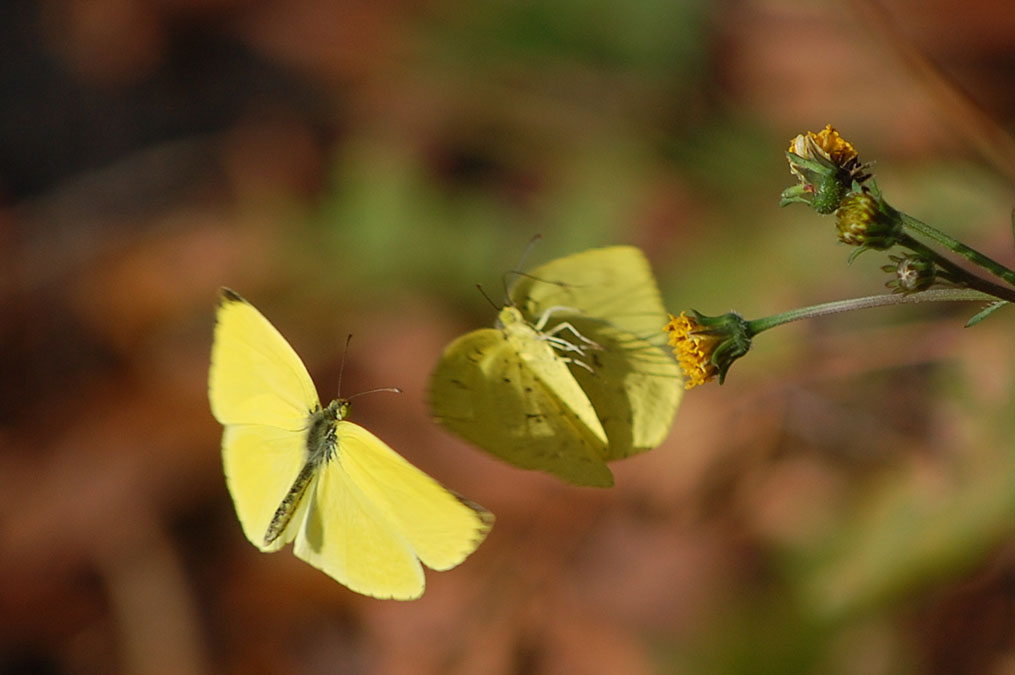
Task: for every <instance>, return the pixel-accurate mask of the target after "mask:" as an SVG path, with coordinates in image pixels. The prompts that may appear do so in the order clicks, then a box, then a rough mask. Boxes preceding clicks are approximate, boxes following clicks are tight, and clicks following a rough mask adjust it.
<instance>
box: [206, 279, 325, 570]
mask: <svg viewBox="0 0 1015 675" xmlns="http://www.w3.org/2000/svg"><path fill="white" fill-rule="evenodd" d="M208 398H209V400H210V402H211V409H212V413H213V414H214V415H215V418H216V419H217V420H218V421H219V422H221V423H222V424H223V425H224V426H225V432H224V433H223V435H222V465H223V468H224V470H225V474H226V484H227V485H228V487H229V494H230V495H231V496H232V498H233V505H234V506H235V508H236V515H237V517H238V518H239V520H240V524H241V525H242V527H243V533H244V534H245V535H246V537H247V539H249V540H250V542H251V543H252V544H254V545H255V546H257V547H258V548H259V549H261V550H262V551H274V550H277V549H279V548H280V547H281V546H283V545H284V544H285V543H286V542H287V541H288V540H291V539H292V534H291V533H289V534H287V535H285V536H282V537H279V538H278V539H276V540H275V541H273V542H272V543H271V544H268V545H266V544H265V543H264V535H265V532H266V531H267V528H268V524H269V523H270V522H271V517H272V515H273V514H274V513H275V510H276V509H277V508H278V506H279V504H280V503H281V502H282V499H283V498H284V497H285V494H286V492H287V491H288V490H289V488H290V487H291V486H292V484H293V481H294V480H295V478H296V476H297V474H298V473H299V471H300V469H301V468H302V466H303V464H304V462H305V461H306V458H307V448H306V430H305V427H306V424H307V419H308V415H309V413H310V411H311V410H312V409H313V408H315V407H317V406H318V405H319V404H318V399H317V392H316V390H315V389H314V384H313V382H312V381H311V380H310V375H309V374H307V369H306V367H305V366H304V365H303V362H302V361H301V360H300V358H299V357H298V356H297V355H296V352H295V351H293V348H292V347H290V346H289V343H288V342H286V341H285V338H283V337H282V336H281V334H279V332H278V331H277V330H276V329H275V327H274V326H272V325H271V323H269V322H268V320H267V319H266V318H264V316H263V315H261V313H260V312H258V311H257V309H255V308H254V307H253V306H252V305H250V304H249V303H248V302H247V301H246V300H244V299H243V298H241V297H240V296H239V295H237V294H236V293H234V292H233V291H230V290H229V289H222V292H221V295H220V297H219V308H218V314H217V321H216V325H215V340H214V343H213V346H212V354H211V370H210V371H209V375H208Z"/></svg>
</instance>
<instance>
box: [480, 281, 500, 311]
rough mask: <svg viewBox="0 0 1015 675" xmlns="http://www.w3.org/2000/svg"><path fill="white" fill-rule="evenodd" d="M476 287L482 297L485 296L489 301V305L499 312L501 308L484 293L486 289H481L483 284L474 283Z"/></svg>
mask: <svg viewBox="0 0 1015 675" xmlns="http://www.w3.org/2000/svg"><path fill="white" fill-rule="evenodd" d="M476 288H477V289H479V292H480V294H481V295H482V296H483V297H484V298H486V301H487V302H489V303H490V305H492V306H493V308H494V309H495V310H497V311H498V312H499V311H500V309H501V308H500V307H498V306H497V303H496V302H494V301H493V298H491V297H490V296H489V295H487V294H486V290H484V289H483V284H476Z"/></svg>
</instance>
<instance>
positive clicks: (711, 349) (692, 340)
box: [665, 309, 753, 389]
mask: <svg viewBox="0 0 1015 675" xmlns="http://www.w3.org/2000/svg"><path fill="white" fill-rule="evenodd" d="M665 329H666V331H667V332H668V333H669V334H670V346H671V347H673V354H674V355H675V356H676V357H677V362H678V363H679V364H680V368H681V370H683V371H684V377H685V379H686V380H687V383H686V384H685V387H684V388H685V389H690V388H692V387H697V386H698V385H699V384H705V383H706V382H708V381H709V380H711V379H713V378H715V377H718V378H719V384H722V383H723V380H725V379H726V371H728V370H729V368H730V366H731V365H733V362H734V361H736V360H737V359H739V358H740V357H741V356H743V355H744V354H746V353H747V351H748V350H749V349H750V348H751V336H752V335H753V329H752V328H751V326H750V324H749V323H748V322H747V321H744V318H743V317H742V316H740V315H739V314H737V313H736V312H728V313H727V314H723V315H722V316H705V315H704V314H701V313H699V312H696V311H694V310H693V309H692V310H690V311H689V312H681V313H680V316H673V315H672V314H670V320H669V323H667V324H666V326H665Z"/></svg>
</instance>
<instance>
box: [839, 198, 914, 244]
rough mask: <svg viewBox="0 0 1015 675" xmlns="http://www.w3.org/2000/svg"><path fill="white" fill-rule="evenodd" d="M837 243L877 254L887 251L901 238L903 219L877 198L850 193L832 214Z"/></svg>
mask: <svg viewBox="0 0 1015 675" xmlns="http://www.w3.org/2000/svg"><path fill="white" fill-rule="evenodd" d="M835 227H836V228H837V229H838V230H839V241H841V242H843V243H845V244H849V245H850V246H862V247H863V248H872V249H875V250H878V251H884V250H885V249H889V248H891V247H892V246H894V245H895V244H897V243H899V240H900V238H901V237H902V217H901V216H900V215H899V212H898V211H896V210H895V209H893V208H892V207H891V206H889V205H888V204H887V203H886V202H885V200H883V199H881V198H880V197H875V196H874V195H872V194H870V193H868V192H864V191H860V192H851V193H849V194H848V195H847V196H846V197H845V198H844V199H843V200H842V203H841V204H840V205H839V208H838V210H836V212H835Z"/></svg>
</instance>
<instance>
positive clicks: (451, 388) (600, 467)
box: [430, 307, 613, 487]
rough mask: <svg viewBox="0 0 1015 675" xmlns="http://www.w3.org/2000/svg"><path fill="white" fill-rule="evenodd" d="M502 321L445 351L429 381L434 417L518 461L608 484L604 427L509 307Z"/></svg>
mask: <svg viewBox="0 0 1015 675" xmlns="http://www.w3.org/2000/svg"><path fill="white" fill-rule="evenodd" d="M501 318H502V322H504V320H505V319H507V321H506V324H507V325H506V326H505V328H504V329H493V328H486V329H482V330H478V331H474V332H472V333H469V334H467V335H464V336H462V337H460V338H458V339H457V340H455V341H454V342H452V343H451V344H450V345H449V346H448V347H447V349H445V351H444V354H443V355H442V357H441V359H440V361H439V362H438V364H437V367H436V369H435V370H434V373H433V375H432V376H431V379H430V408H431V411H432V412H433V415H434V417H435V418H436V420H437V421H438V422H440V423H441V424H442V425H444V426H445V427H446V428H448V429H449V430H451V431H453V432H454V433H456V434H458V435H459V436H461V437H462V438H465V439H466V440H468V441H470V442H472V443H474V444H476V445H478V446H479V447H481V448H483V449H485V450H486V451H488V452H490V453H491V454H493V455H495V456H497V457H499V458H501V459H503V460H505V461H507V462H509V463H511V464H514V465H515V466H519V467H522V468H524V469H539V470H542V471H547V472H549V473H552V474H554V475H556V476H559V477H561V478H563V479H564V480H567V481H570V482H572V483H575V484H578V485H589V486H597V487H608V486H610V485H613V474H612V473H610V470H609V469H608V468H607V467H606V464H605V463H604V461H603V458H604V456H605V452H606V447H605V444H606V432H605V431H604V430H603V428H602V425H601V424H600V422H599V420H598V418H597V417H596V414H595V410H594V409H593V408H592V404H591V403H589V400H588V397H587V396H586V395H585V394H584V392H582V390H581V388H580V387H579V386H578V383H577V382H575V380H574V377H572V375H571V373H570V371H569V370H568V368H567V364H566V362H565V361H564V360H563V359H562V358H561V357H560V356H558V355H557V354H555V353H554V351H553V349H552V348H551V347H550V345H549V343H547V342H546V341H545V340H544V339H542V338H541V336H540V335H539V334H538V333H537V332H536V331H535V330H534V329H532V328H531V327H530V326H527V325H526V324H525V323H524V321H522V320H521V317H520V316H518V315H517V312H516V311H515V310H514V309H513V308H510V307H508V308H505V309H504V311H503V312H502V313H501Z"/></svg>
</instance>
